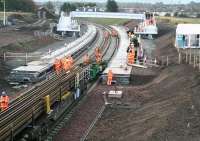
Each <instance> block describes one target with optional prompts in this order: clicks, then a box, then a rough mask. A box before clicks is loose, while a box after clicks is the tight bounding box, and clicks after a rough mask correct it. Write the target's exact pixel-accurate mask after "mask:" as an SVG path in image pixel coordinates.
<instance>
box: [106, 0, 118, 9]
mask: <svg viewBox="0 0 200 141" xmlns="http://www.w3.org/2000/svg"><path fill="white" fill-rule="evenodd" d="M106 11H107V12H118V5H117V3H116V1H115V0H108V1H107V4H106Z"/></svg>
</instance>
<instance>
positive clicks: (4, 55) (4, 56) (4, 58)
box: [3, 52, 6, 61]
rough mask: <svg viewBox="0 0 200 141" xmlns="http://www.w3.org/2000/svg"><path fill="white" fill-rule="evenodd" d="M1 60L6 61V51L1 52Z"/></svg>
mask: <svg viewBox="0 0 200 141" xmlns="http://www.w3.org/2000/svg"><path fill="white" fill-rule="evenodd" d="M3 61H6V53H5V52H4V53H3Z"/></svg>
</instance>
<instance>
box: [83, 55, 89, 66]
mask: <svg viewBox="0 0 200 141" xmlns="http://www.w3.org/2000/svg"><path fill="white" fill-rule="evenodd" d="M89 63H90V59H89V55H88V54H85V55H84V57H83V64H84V65H88V64H89Z"/></svg>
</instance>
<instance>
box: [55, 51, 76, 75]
mask: <svg viewBox="0 0 200 141" xmlns="http://www.w3.org/2000/svg"><path fill="white" fill-rule="evenodd" d="M73 63H74V60H73V58H72V57H71V56H70V55H69V56H67V57H63V58H62V59H56V60H55V62H54V68H55V70H56V72H57V73H59V72H60V71H61V70H62V69H63V70H64V71H69V70H70V69H71V68H72V66H73Z"/></svg>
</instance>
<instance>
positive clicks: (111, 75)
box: [107, 70, 113, 85]
mask: <svg viewBox="0 0 200 141" xmlns="http://www.w3.org/2000/svg"><path fill="white" fill-rule="evenodd" d="M112 79H113V73H112V70H108V78H107V85H111V84H112Z"/></svg>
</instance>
